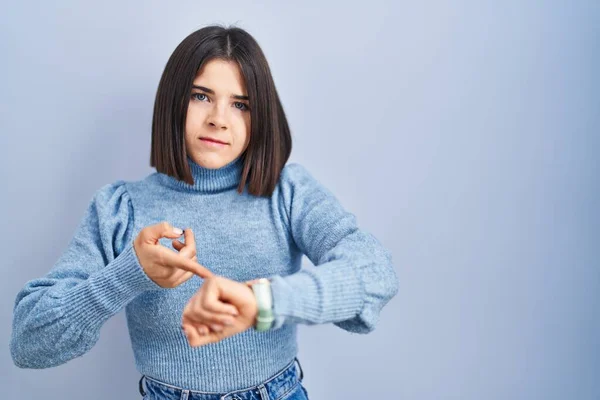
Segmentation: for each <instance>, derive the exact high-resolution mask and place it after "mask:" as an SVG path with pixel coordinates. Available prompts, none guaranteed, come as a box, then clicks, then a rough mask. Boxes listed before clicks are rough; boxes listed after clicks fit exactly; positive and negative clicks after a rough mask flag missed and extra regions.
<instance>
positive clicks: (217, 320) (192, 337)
mask: <svg viewBox="0 0 600 400" xmlns="http://www.w3.org/2000/svg"><path fill="white" fill-rule="evenodd" d="M257 314H258V307H257V305H256V299H255V297H254V293H253V292H252V289H251V288H250V286H249V283H240V282H236V281H232V280H230V279H227V278H224V277H222V276H212V277H208V278H206V279H205V280H204V283H203V284H202V286H201V287H200V289H199V290H198V292H196V294H194V296H192V298H191V299H190V300H189V301H188V303H187V305H186V306H185V309H184V310H183V318H182V328H183V330H184V332H185V334H186V336H187V339H188V342H189V344H190V346H192V347H199V346H203V345H205V344H208V343H215V342H218V341H221V340H223V339H225V338H228V337H230V336H233V335H236V334H238V333H241V332H243V331H245V330H246V329H248V328H251V327H252V326H254V323H255V321H256V315H257ZM208 327H210V329H208Z"/></svg>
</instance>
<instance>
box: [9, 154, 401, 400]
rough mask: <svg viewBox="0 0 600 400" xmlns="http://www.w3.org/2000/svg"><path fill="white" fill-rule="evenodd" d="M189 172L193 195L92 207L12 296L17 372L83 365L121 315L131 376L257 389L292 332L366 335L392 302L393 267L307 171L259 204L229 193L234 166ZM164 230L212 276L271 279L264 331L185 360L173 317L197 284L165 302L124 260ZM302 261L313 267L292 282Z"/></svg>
mask: <svg viewBox="0 0 600 400" xmlns="http://www.w3.org/2000/svg"><path fill="white" fill-rule="evenodd" d="M188 163H189V164H190V166H191V168H192V172H193V176H194V181H195V184H194V185H189V184H187V183H185V182H181V181H178V180H176V179H174V178H172V177H170V176H167V175H164V174H161V173H154V174H151V175H149V176H148V177H146V178H145V179H143V180H141V181H137V182H124V181H118V182H115V183H113V184H110V185H106V186H104V187H103V188H101V189H100V190H99V191H98V192H97V193H96V194H95V196H94V197H93V199H92V201H91V203H90V205H89V207H88V209H87V212H86V214H85V217H84V218H83V220H82V222H81V223H80V225H79V227H78V228H77V231H76V232H75V235H74V237H73V239H72V241H71V243H70V244H69V246H68V248H67V250H66V251H65V252H64V254H63V255H62V256H61V257H60V259H59V260H58V261H57V262H56V264H55V265H54V267H53V268H52V269H51V270H50V272H49V273H48V274H47V275H46V276H45V277H43V278H40V279H34V280H32V281H30V282H28V283H27V284H26V285H25V287H24V288H23V289H22V290H21V291H20V292H19V294H18V295H17V298H16V302H15V308H14V319H13V331H12V338H11V343H10V350H11V354H12V357H13V360H14V362H15V364H16V365H17V366H19V367H22V368H47V367H52V366H56V365H59V364H63V363H65V362H67V361H69V360H71V359H73V358H75V357H78V356H81V355H83V354H85V353H86V352H87V351H89V350H90V349H91V348H92V347H93V346H94V344H95V343H96V342H97V340H98V336H99V333H100V328H101V327H102V325H103V324H104V323H105V322H106V320H108V319H109V318H110V317H112V316H113V315H115V314H117V313H118V312H119V311H121V310H122V309H123V308H125V311H126V318H127V324H128V328H129V334H130V337H131V342H132V346H133V352H134V356H135V361H136V366H137V369H138V371H139V372H140V373H141V374H146V375H148V376H150V377H153V378H156V379H158V380H161V381H163V382H167V383H170V384H172V385H176V386H179V387H183V388H186V389H191V390H202V391H211V392H226V391H231V390H237V389H241V388H247V387H250V386H253V385H257V384H259V383H261V382H263V381H265V380H266V379H268V378H269V377H271V376H272V375H274V374H275V373H276V372H277V371H279V370H281V369H282V368H283V367H285V366H286V365H287V364H288V363H289V362H290V361H291V360H292V359H293V358H294V357H295V356H296V353H297V345H296V326H297V324H298V323H302V324H324V323H334V324H335V325H337V326H339V327H340V328H342V329H345V330H347V331H350V332H358V333H367V332H369V331H371V330H373V328H374V327H375V324H376V322H377V319H378V315H379V312H380V310H381V308H382V307H383V306H384V305H385V304H386V303H387V302H388V301H389V300H390V298H392V297H393V296H394V295H395V294H396V293H397V291H398V279H397V276H396V274H395V272H394V268H393V266H392V260H391V255H390V253H389V251H387V250H386V249H385V248H384V247H382V245H381V244H380V243H379V242H378V241H377V239H375V238H374V237H373V236H372V235H371V234H369V233H367V232H365V231H364V230H360V229H358V227H357V223H356V219H355V216H354V215H353V214H351V213H349V212H347V211H345V210H344V209H343V208H342V206H341V205H340V203H339V202H338V201H337V199H336V198H335V197H334V195H333V194H332V193H331V192H330V191H328V190H327V189H326V188H324V187H323V186H322V185H321V184H319V183H318V182H317V181H316V180H315V179H314V178H313V177H312V176H311V175H310V174H309V173H308V172H307V170H306V169H305V168H303V167H302V166H300V165H299V164H288V165H286V166H285V168H284V169H283V171H282V174H281V177H280V180H279V183H278V185H277V187H276V189H275V191H274V193H273V195H272V196H270V197H268V198H265V197H256V196H252V195H250V194H248V193H247V192H246V191H244V193H242V194H241V195H240V194H238V193H237V192H236V188H237V184H238V183H239V179H240V174H241V167H242V163H241V159H240V158H238V159H237V160H235V161H233V162H231V163H230V164H228V165H226V166H224V167H222V168H219V169H212V170H211V169H207V168H203V167H201V166H199V165H197V164H196V163H194V162H193V161H192V160H191V159H189V158H188ZM163 220H165V221H169V222H170V223H171V224H172V225H173V226H175V227H180V228H187V227H190V228H192V229H193V231H194V233H195V238H196V244H197V257H198V262H199V263H201V264H202V265H204V266H206V267H207V268H209V269H210V270H211V271H212V272H213V273H215V274H217V275H222V276H225V277H227V278H230V279H233V280H236V281H240V282H242V281H247V280H251V279H255V278H259V277H270V278H272V288H273V300H274V308H275V315H276V318H277V319H276V325H275V329H273V330H271V331H268V332H264V333H260V332H255V331H254V330H252V329H249V330H247V331H245V332H243V333H241V334H238V335H236V336H233V337H230V338H227V339H225V340H223V341H221V342H219V343H215V344H210V345H207V346H202V347H198V348H192V347H190V346H189V345H188V343H187V341H186V338H185V336H184V334H183V332H182V330H181V315H182V311H183V308H184V306H185V304H186V303H187V301H188V300H189V298H190V297H191V296H192V295H193V294H194V293H195V292H196V291H197V290H198V288H199V287H200V285H201V284H202V280H201V278H199V277H197V276H194V277H193V278H191V279H190V280H188V281H187V282H185V283H184V284H182V285H180V286H178V287H176V288H172V289H163V288H161V287H159V286H158V285H156V284H155V283H154V282H153V281H152V280H150V279H149V278H148V276H147V275H146V274H145V273H144V271H143V270H142V268H141V266H140V264H139V260H138V259H137V256H136V254H135V251H134V250H133V247H132V243H133V240H134V238H135V237H136V236H137V234H138V233H139V231H140V230H141V229H142V228H143V227H145V226H148V225H153V224H155V223H158V222H160V221H163ZM161 243H162V244H163V245H165V246H168V247H171V244H170V240H168V239H161ZM303 254H306V255H307V257H308V258H309V259H310V260H311V261H312V263H313V264H314V265H316V266H317V267H315V268H313V267H311V268H304V269H300V267H301V257H302V255H303Z"/></svg>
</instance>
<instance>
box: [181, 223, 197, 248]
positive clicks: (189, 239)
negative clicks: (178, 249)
mask: <svg viewBox="0 0 600 400" xmlns="http://www.w3.org/2000/svg"><path fill="white" fill-rule="evenodd" d="M183 234H184V240H185V247H189V248H190V249H194V251H196V238H195V237H194V232H193V231H192V229H191V228H187V229H186V230H184V231H183Z"/></svg>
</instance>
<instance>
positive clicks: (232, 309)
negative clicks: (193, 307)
mask: <svg viewBox="0 0 600 400" xmlns="http://www.w3.org/2000/svg"><path fill="white" fill-rule="evenodd" d="M204 308H205V309H206V310H207V311H209V312H211V313H213V314H217V315H222V314H225V315H232V316H234V317H237V316H238V315H239V312H238V309H237V307H236V306H234V305H233V304H228V303H223V302H222V301H220V300H216V301H215V300H211V301H207V302H206V303H205V304H204Z"/></svg>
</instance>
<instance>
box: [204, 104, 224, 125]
mask: <svg viewBox="0 0 600 400" xmlns="http://www.w3.org/2000/svg"><path fill="white" fill-rule="evenodd" d="M208 124H209V125H211V126H214V127H216V128H217V129H227V116H226V115H225V110H224V107H222V106H220V105H218V104H215V106H214V107H213V108H212V111H211V112H210V113H209V114H208Z"/></svg>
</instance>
